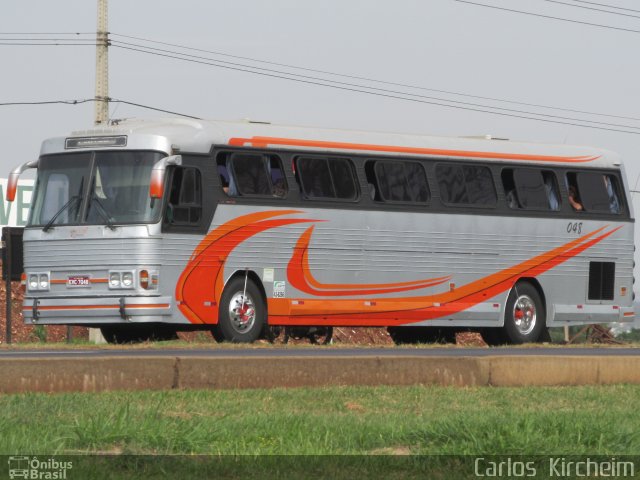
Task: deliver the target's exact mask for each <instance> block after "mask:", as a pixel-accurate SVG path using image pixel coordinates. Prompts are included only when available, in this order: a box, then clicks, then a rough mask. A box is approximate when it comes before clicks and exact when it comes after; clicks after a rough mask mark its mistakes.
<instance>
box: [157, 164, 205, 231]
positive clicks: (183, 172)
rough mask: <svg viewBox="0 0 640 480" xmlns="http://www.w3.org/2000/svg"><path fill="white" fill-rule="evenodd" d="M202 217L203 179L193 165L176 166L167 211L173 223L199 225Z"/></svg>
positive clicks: (170, 222) (167, 215)
mask: <svg viewBox="0 0 640 480" xmlns="http://www.w3.org/2000/svg"><path fill="white" fill-rule="evenodd" d="M201 218H202V179H201V176H200V171H199V170H198V169H196V168H193V167H176V168H175V170H174V171H173V175H172V177H171V190H170V192H169V203H168V206H167V211H166V220H167V223H169V224H171V225H185V226H197V225H199V224H200V220H201Z"/></svg>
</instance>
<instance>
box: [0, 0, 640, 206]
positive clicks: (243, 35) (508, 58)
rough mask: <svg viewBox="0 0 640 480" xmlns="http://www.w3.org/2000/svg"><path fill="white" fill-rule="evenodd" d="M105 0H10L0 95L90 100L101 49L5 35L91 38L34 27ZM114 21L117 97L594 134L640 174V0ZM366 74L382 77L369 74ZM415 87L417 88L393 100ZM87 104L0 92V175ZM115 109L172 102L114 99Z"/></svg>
mask: <svg viewBox="0 0 640 480" xmlns="http://www.w3.org/2000/svg"><path fill="white" fill-rule="evenodd" d="M481 4H483V5H489V6H493V7H497V8H488V7H487V6H482V5H481ZM614 6H615V7H618V8H616V9H613V8H612V7H614ZM505 9H511V10H520V11H522V12H528V13H529V14H524V13H517V12H514V11H507V10H505ZM593 9H595V10H593ZM96 10H97V0H57V1H55V2H52V1H51V0H3V2H2V8H1V10H0V13H1V14H0V60H1V65H2V68H1V69H0V103H8V102H35V101H54V100H81V99H90V98H92V97H93V96H94V79H95V47H93V46H91V45H74V46H60V45H59V46H51V45H46V46H42V45H37V46H36V45H29V46H22V45H7V44H6V43H19V40H15V39H19V38H26V39H30V40H32V39H34V38H41V39H47V38H77V39H81V38H85V39H87V40H89V42H87V43H92V40H91V38H92V37H91V36H61V35H40V36H36V35H33V34H36V33H56V34H58V33H71V32H82V33H91V32H95V30H96ZM601 10H607V11H609V12H616V14H613V13H606V12H603V11H601ZM549 17H557V18H563V19H566V20H570V21H561V20H557V19H553V18H549ZM580 22H581V23H580ZM588 23H592V24H598V25H602V26H606V27H613V28H604V27H602V26H600V27H597V26H594V25H587V24H588ZM109 31H110V32H111V35H110V38H111V40H112V42H113V43H112V46H111V48H110V49H109V79H110V90H109V95H110V97H111V98H114V99H120V100H125V101H128V102H132V103H138V104H142V105H147V106H152V107H155V108H159V109H165V110H170V111H174V112H180V113H184V114H188V115H192V116H196V117H201V118H213V119H224V120H235V119H242V118H250V119H252V120H260V121H271V122H273V123H281V124H293V125H305V126H317V127H331V128H345V129H356V130H375V131H387V132H404V133H417V134H433V135H446V136H462V135H465V136H466V135H486V134H490V135H494V136H497V137H501V138H509V139H512V140H519V141H530V142H540V143H559V144H563V143H567V144H577V145H591V146H596V147H602V148H607V149H610V150H613V151H616V152H618V153H619V154H621V155H622V158H623V160H624V162H625V164H626V168H627V175H628V179H629V184H630V185H631V187H632V188H635V187H636V185H640V184H639V183H638V179H639V178H640V158H639V154H640V151H639V150H640V94H639V90H638V88H639V87H638V86H639V85H640V78H639V77H640V63H639V62H638V56H637V52H638V44H639V43H640V5H638V2H637V1H634V0H592V1H579V0H561V1H552V0H477V1H474V2H463V1H460V0H393V1H391V0H378V1H375V2H372V1H370V0H369V1H365V0H323V1H322V2H319V1H312V0H307V1H300V0H270V1H269V2H265V1H259V0H233V1H226V2H225V1H204V0H200V1H196V0H181V2H179V3H178V2H158V1H157V0H156V1H151V0H136V1H130V0H110V2H109ZM11 33H13V34H16V35H8V34H11ZM25 33H26V34H29V35H23V34H25ZM130 37H138V38H144V39H147V40H151V41H154V42H164V43H166V44H176V45H183V46H188V47H191V48H193V49H199V50H179V49H177V48H176V47H173V46H169V45H163V44H160V43H148V42H142V41H140V40H136V39H132V38H130ZM9 39H14V40H13V42H9ZM49 43H50V42H49ZM58 43H60V42H58ZM83 43H84V42H83ZM133 45H146V46H147V47H152V48H156V49H164V50H169V51H172V52H178V51H179V52H182V53H187V54H189V55H193V56H194V57H195V56H197V57H206V58H207V59H208V60H203V59H202V58H199V59H196V58H194V57H189V58H190V59H191V60H198V61H205V62H208V63H212V61H214V60H216V61H225V62H233V63H235V64H236V65H230V64H228V63H227V64H225V65H226V66H227V67H232V68H242V69H245V70H246V69H247V67H246V66H245V65H251V66H253V67H256V66H257V67H261V68H269V69H271V70H277V71H278V72H289V73H291V72H294V73H298V74H301V75H307V76H308V77H315V79H310V78H307V79H306V80H307V81H311V82H315V83H327V80H334V81H339V82H343V84H340V85H338V84H335V83H334V84H333V85H334V86H341V87H342V88H351V89H353V90H365V91H367V92H375V93H377V94H378V95H371V94H367V93H361V92H356V91H351V90H344V89H337V88H328V87H325V86H319V85H312V84H309V83H302V82H294V81H290V80H285V79H281V78H273V77H269V76H265V75H256V74H251V73H247V72H243V71H238V70H232V69H229V68H219V67H214V66H212V65H205V64H201V63H194V62H185V61H182V60H176V59H171V58H166V57H163V56H159V55H152V54H150V53H141V52H136V51H132V50H129V49H130V48H140V47H137V46H133ZM123 47H126V48H129V49H125V48H123ZM146 51H147V52H149V51H150V50H146ZM154 52H155V53H163V54H165V55H166V54H170V55H175V54H173V53H168V52H160V51H159V50H154ZM210 52H218V53H222V54H225V55H227V56H220V55H214V54H213V53H210ZM238 57H246V58H251V59H256V60H262V61H264V62H273V63H277V64H282V65H288V67H283V66H277V65H274V64H273V63H272V64H267V63H256V62H255V61H249V60H247V59H243V58H238ZM240 64H241V65H243V66H240ZM291 66H297V67H303V68H306V69H312V70H316V71H309V70H295V69H292V68H291ZM253 71H255V70H253ZM317 71H324V72H333V73H339V74H343V75H348V76H350V77H340V76H332V75H329V74H326V73H318V72H317ZM262 73H269V74H270V75H282V74H281V73H275V72H273V71H272V72H265V71H262ZM287 76H288V75H287ZM353 77H361V78H368V79H373V80H377V81H381V82H390V83H372V82H370V81H365V80H362V79H357V78H353ZM298 78H299V79H301V78H300V77H298ZM318 79H320V80H318ZM345 83H349V84H351V85H345ZM354 85H355V86H354ZM408 85H411V86H413V87H417V88H410V87H408ZM372 86H373V87H376V88H379V89H384V90H377V91H374V90H371V89H368V88H364V87H372ZM443 91H446V92H453V93H455V94H456V95H454V94H453V93H443ZM407 94H413V95H420V96H419V97H418V96H412V97H410V98H411V99H412V101H407V100H403V99H398V98H391V97H398V96H400V97H404V98H407ZM461 94H462V95H461ZM381 95H386V96H381ZM426 97H431V98H426ZM478 97H485V99H483V98H478ZM486 98H490V99H493V100H487V99H486ZM452 100H454V101H458V102H466V104H461V103H456V104H455V106H456V108H448V107H444V106H441V105H434V104H432V103H441V104H442V103H445V104H447V105H454V104H452V103H450V102H451V101H452ZM503 100H509V101H511V102H519V103H508V102H504V101H503ZM425 102H432V103H425ZM469 104H475V105H469ZM524 104H529V105H524ZM532 105H545V106H550V107H554V108H553V109H547V108H545V109H542V108H540V107H534V106H532ZM461 107H464V108H461ZM496 107H499V108H503V109H511V110H518V111H519V112H513V111H511V112H509V111H506V110H495V108H496ZM470 109H473V110H470ZM559 109H562V110H559ZM474 110H484V111H474ZM569 110H573V111H569ZM486 111H493V112H500V113H503V114H508V115H496V114H492V113H486ZM577 111H580V112H591V113H599V114H606V115H610V116H596V115H592V114H585V113H577ZM523 112H524V113H523ZM532 113H538V114H542V115H545V116H540V115H532ZM509 115H516V116H527V117H532V116H533V117H535V118H537V119H539V120H540V119H544V120H555V121H557V122H563V123H549V122H543V121H537V120H530V119H523V118H517V117H514V116H509ZM93 116H94V107H93V104H92V103H86V104H80V105H75V106H70V105H38V106H24V105H21V106H2V105H0V126H1V127H2V128H0V140H1V142H2V145H3V147H4V148H3V152H4V155H3V157H2V159H1V160H0V177H6V175H7V174H8V172H9V170H10V169H11V168H12V167H13V166H15V165H17V164H20V163H23V162H25V161H29V160H32V159H35V158H36V157H37V156H38V152H39V149H40V143H41V141H42V140H43V139H45V138H47V137H53V136H61V135H65V134H67V133H69V132H70V131H72V130H76V129H86V128H90V127H91V126H92V124H93V118H94V117H93ZM110 116H111V118H129V117H146V118H148V117H157V116H166V115H165V114H161V113H158V112H154V111H151V110H147V109H142V108H139V107H135V106H132V105H126V104H112V105H111V107H110ZM560 117H563V118H560ZM585 120H587V121H591V122H601V123H599V124H597V123H586V122H585ZM571 123H574V124H576V123H577V124H582V125H585V124H589V125H592V126H598V127H600V128H599V129H595V128H584V127H581V126H575V125H569V124H571ZM605 124H606V125H605ZM605 129H609V130H605ZM610 130H623V131H624V132H620V131H610ZM634 203H635V207H636V210H637V208H638V204H637V202H634Z"/></svg>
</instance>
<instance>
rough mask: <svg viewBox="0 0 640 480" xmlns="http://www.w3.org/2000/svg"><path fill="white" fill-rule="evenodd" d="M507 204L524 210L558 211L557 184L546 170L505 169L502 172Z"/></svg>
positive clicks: (551, 174)
mask: <svg viewBox="0 0 640 480" xmlns="http://www.w3.org/2000/svg"><path fill="white" fill-rule="evenodd" d="M502 183H503V186H504V191H505V197H506V199H507V204H508V205H509V207H511V208H522V209H525V210H554V211H556V210H559V209H560V201H559V195H558V182H557V181H556V177H555V174H554V173H553V172H552V171H548V170H537V169H533V168H516V169H510V168H509V169H505V170H503V171H502Z"/></svg>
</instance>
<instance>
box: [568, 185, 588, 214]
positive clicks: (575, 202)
mask: <svg viewBox="0 0 640 480" xmlns="http://www.w3.org/2000/svg"><path fill="white" fill-rule="evenodd" d="M569 203H570V204H571V206H572V207H573V209H574V210H575V211H576V212H581V211H582V210H584V207H583V206H582V203H580V197H579V196H578V189H577V188H576V187H575V185H569Z"/></svg>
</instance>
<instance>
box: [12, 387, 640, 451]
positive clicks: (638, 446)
mask: <svg viewBox="0 0 640 480" xmlns="http://www.w3.org/2000/svg"><path fill="white" fill-rule="evenodd" d="M638 398H640V387H637V386H611V387H571V388H523V389H509V388H474V389H459V388H441V387H376V388H365V387H362V388H352V387H344V388H324V389H277V390H240V391H230V390H228V391H172V392H136V393H117V392H113V393H101V394H57V395H45V394H26V395H4V396H0V432H2V435H1V436H0V453H2V454H16V453H20V454H38V453H40V454H70V453H90V452H112V453H118V454H119V453H125V454H126V453H131V454H232V455H239V454H240V455H245V454H250V455H263V454H269V455H278V454H296V455H318V454H339V455H344V454H356V455H360V454H380V453H382V454H386V453H389V454H394V453H412V454H471V455H473V454H483V453H493V454H524V455H529V454H563V455H571V454H576V455H582V454H591V455H595V454H603V455H609V454H615V455H620V454H638V453H640V416H638V415H637V399H638Z"/></svg>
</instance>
